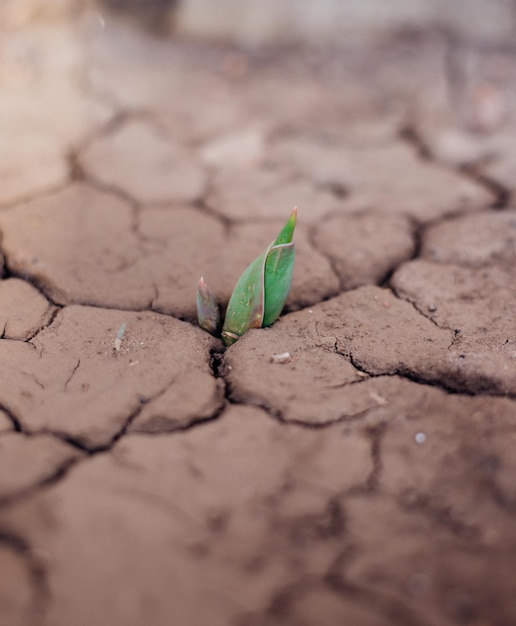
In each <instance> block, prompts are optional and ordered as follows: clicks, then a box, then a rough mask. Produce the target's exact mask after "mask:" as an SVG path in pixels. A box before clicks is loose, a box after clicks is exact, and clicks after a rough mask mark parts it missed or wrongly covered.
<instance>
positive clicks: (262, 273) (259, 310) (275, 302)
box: [197, 209, 297, 346]
mask: <svg viewBox="0 0 516 626" xmlns="http://www.w3.org/2000/svg"><path fill="white" fill-rule="evenodd" d="M296 220H297V209H293V210H292V213H291V214H290V217H289V218H288V220H287V223H286V224H285V226H284V227H283V228H282V229H281V232H280V233H279V235H278V236H277V237H276V239H275V240H274V241H273V242H272V243H271V244H270V245H269V246H267V248H266V250H265V251H264V252H263V253H262V254H260V256H259V257H258V258H257V259H255V260H254V261H253V262H252V263H251V264H250V265H249V266H248V267H247V269H246V270H245V271H244V273H243V274H242V275H241V276H240V278H239V279H238V282H237V284H236V285H235V288H234V289H233V293H232V294H231V298H230V300H229V304H228V308H227V311H226V317H225V319H224V324H223V326H222V332H221V329H220V323H221V320H220V313H219V307H218V305H217V303H216V300H215V297H214V295H213V293H212V291H211V289H210V288H209V287H208V285H207V284H206V283H205V282H204V280H203V279H202V278H201V280H200V281H199V287H198V289H197V318H198V320H199V326H200V327H201V328H204V330H207V331H208V332H209V333H211V334H212V335H216V336H218V335H219V333H220V336H221V337H222V341H224V343H225V344H226V346H230V345H231V344H232V343H235V341H237V340H238V339H240V337H241V336H242V335H243V334H244V333H245V332H246V331H247V330H249V329H250V328H263V327H265V326H270V325H271V324H273V323H274V322H275V321H276V320H277V319H278V317H279V316H280V314H281V311H282V310H283V307H284V306H285V302H286V301H287V297H288V293H289V291H290V286H291V284H292V270H293V267H294V257H295V246H294V242H293V237H294V229H295V227H296Z"/></svg>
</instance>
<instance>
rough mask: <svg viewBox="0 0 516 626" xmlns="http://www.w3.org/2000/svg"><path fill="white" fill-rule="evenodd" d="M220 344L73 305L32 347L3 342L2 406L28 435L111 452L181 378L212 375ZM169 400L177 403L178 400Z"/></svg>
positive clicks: (134, 316)
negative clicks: (213, 351) (47, 434)
mask: <svg viewBox="0 0 516 626" xmlns="http://www.w3.org/2000/svg"><path fill="white" fill-rule="evenodd" d="M123 324H125V325H126V326H125V332H122V337H121V338H120V337H119V335H120V331H121V329H122V331H123V328H124V327H123V326H122V325H123ZM117 338H119V339H120V342H119V344H118V348H119V350H117V342H116V339H117ZM213 342H214V340H213V338H212V337H211V336H210V335H208V334H207V333H204V332H202V331H201V330H200V329H198V328H193V327H192V326H190V325H189V324H186V323H184V322H180V321H178V320H175V319H172V318H168V317H164V316H161V315H159V314H157V313H134V312H128V311H116V310H103V309H98V308H90V307H81V306H70V307H67V308H65V309H63V310H62V311H60V312H59V313H58V315H57V317H56V319H55V320H54V322H53V324H52V325H51V326H48V327H47V328H45V329H44V330H42V331H41V332H40V333H39V334H38V335H37V336H36V337H35V338H34V339H33V340H32V342H31V343H30V344H28V343H21V342H18V341H3V342H1V343H0V372H1V379H2V380H3V381H4V385H3V386H2V389H1V391H0V403H1V404H3V405H4V406H5V407H9V409H10V410H11V411H12V412H13V413H14V414H15V415H16V416H17V418H18V419H19V421H20V422H21V424H22V426H23V428H24V430H26V431H29V432H38V431H54V432H58V433H62V434H65V435H66V436H68V437H72V438H74V439H76V440H78V441H80V442H81V443H83V444H84V445H86V446H90V447H97V446H105V445H107V444H108V443H109V442H110V441H111V439H112V438H113V437H114V436H115V435H116V434H117V433H118V432H119V431H120V430H121V429H122V428H123V427H124V426H125V425H126V424H127V423H128V422H129V421H130V418H131V417H134V416H136V415H137V414H138V413H139V411H140V410H141V409H142V408H143V407H144V406H145V404H146V403H147V402H149V401H151V400H152V399H153V398H154V397H157V396H159V395H160V394H163V393H165V392H166V391H167V389H168V387H169V386H170V385H172V384H173V382H174V380H175V379H177V377H178V376H179V375H187V374H188V372H203V373H205V374H209V373H210V368H209V364H208V359H209V349H210V347H211V346H212V345H213ZM176 389H177V387H176ZM177 391H178V392H179V389H177ZM179 395H181V394H180V393H179ZM168 397H169V399H170V400H171V402H176V400H175V399H176V398H177V397H178V396H177V395H173V394H169V395H168ZM203 406H204V405H203ZM216 408H217V405H215V406H214V408H213V410H214V411H215V410H216ZM204 410H205V411H206V407H204Z"/></svg>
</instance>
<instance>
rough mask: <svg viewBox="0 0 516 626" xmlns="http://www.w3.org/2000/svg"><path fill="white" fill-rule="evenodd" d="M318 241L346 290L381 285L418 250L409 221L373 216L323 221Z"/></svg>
mask: <svg viewBox="0 0 516 626" xmlns="http://www.w3.org/2000/svg"><path fill="white" fill-rule="evenodd" d="M314 241H315V244H316V245H317V249H318V250H320V251H322V252H324V254H325V255H327V256H329V257H330V258H331V259H332V261H333V267H334V268H335V269H336V271H337V272H338V274H339V278H340V281H341V285H342V287H343V288H344V289H352V288H353V287H359V286H361V285H367V284H375V283H379V282H381V281H382V280H383V279H384V278H385V277H386V276H387V275H388V274H389V273H390V272H391V271H392V270H393V269H395V268H396V267H397V266H398V265H400V264H401V263H402V262H403V261H406V260H408V259H410V258H411V257H412V255H413V254H414V250H415V241H414V236H413V228H412V226H411V224H410V221H409V220H408V219H407V218H405V217H403V216H401V215H392V216H387V215H382V214H380V213H370V212H368V213H361V214H357V215H336V216H332V217H328V218H326V219H324V220H321V223H320V224H318V225H317V226H316V229H315V234H314Z"/></svg>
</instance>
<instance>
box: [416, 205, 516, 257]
mask: <svg viewBox="0 0 516 626" xmlns="http://www.w3.org/2000/svg"><path fill="white" fill-rule="evenodd" d="M421 256H422V257H423V258H425V259H428V260H429V261H437V262H439V263H455V264H458V265H466V266H470V267H480V266H483V265H492V264H500V265H503V266H506V267H507V268H508V269H509V268H511V267H514V263H515V262H516V210H510V211H503V212H497V213H479V214H477V215H470V216H467V217H459V218H457V219H453V220H448V221H446V222H443V223H441V224H436V225H435V226H430V227H429V228H428V229H427V230H426V231H425V233H424V235H423V240H422V246H421Z"/></svg>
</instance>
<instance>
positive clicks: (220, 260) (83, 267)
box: [0, 185, 339, 320]
mask: <svg viewBox="0 0 516 626" xmlns="http://www.w3.org/2000/svg"><path fill="white" fill-rule="evenodd" d="M287 215H288V209H287V210H286V211H283V215H282V216H281V219H280V220H277V221H270V222H263V223H257V224H253V225H250V224H249V225H245V224H244V225H238V226H235V227H234V228H231V229H229V231H228V232H227V231H226V229H225V228H224V226H223V224H222V223H221V221H220V220H217V219H216V218H215V217H213V216H210V215H208V214H206V213H205V212H203V211H201V210H200V209H195V208H193V207H191V208H181V207H178V208H148V209H146V210H144V211H141V212H140V213H139V214H138V215H135V214H134V213H133V211H132V209H131V208H130V207H129V206H128V204H126V203H125V202H124V201H122V200H120V199H119V198H116V197H115V196H114V195H112V194H109V193H105V192H99V191H96V190H93V189H91V188H90V187H88V186H85V185H73V186H70V187H69V188H67V189H65V190H63V191H61V192H58V193H55V194H52V195H50V196H47V197H45V198H41V199H38V200H34V201H32V202H28V203H26V204H23V205H19V206H17V207H16V208H15V209H11V210H6V211H4V212H1V213H0V230H1V231H2V233H3V242H2V245H3V248H4V250H5V251H6V254H7V255H8V256H9V263H10V267H11V269H12V271H13V272H15V273H16V274H18V275H23V276H27V277H28V278H29V279H30V280H31V281H32V282H34V283H36V284H38V286H39V287H40V288H41V290H42V291H43V292H44V293H45V294H46V295H48V296H49V298H51V299H52V301H54V302H57V303H58V304H64V305H66V304H70V303H79V304H94V305H96V306H101V307H102V306H105V307H113V308H123V309H145V308H151V307H152V308H153V309H154V310H156V311H159V312H162V313H167V314H172V315H175V316H178V317H182V318H188V319H192V320H193V319H194V318H195V290H196V287H197V282H198V281H199V278H200V277H201V276H204V277H205V279H206V280H207V282H208V284H209V285H210V286H211V288H212V289H213V291H214V293H215V294H216V296H217V298H218V299H219V300H220V302H221V303H222V304H224V303H226V302H227V301H228V300H229V297H230V295H231V291H232V289H233V287H234V285H235V283H236V281H237V280H238V278H239V276H240V274H241V273H242V272H243V270H244V269H245V268H246V267H247V265H248V264H249V263H250V262H251V261H252V260H253V259H254V258H255V257H256V256H257V255H258V254H260V253H261V252H262V251H263V250H264V249H265V247H266V246H267V245H268V244H269V243H270V242H271V241H272V240H273V239H274V237H275V236H276V235H277V233H278V232H279V230H280V228H281V227H282V226H283V224H284V222H285V219H286V216H287ZM298 233H299V235H298V236H297V235H296V242H297V247H298V257H297V262H296V270H295V273H294V285H293V289H292V292H291V295H290V299H289V302H288V305H289V307H291V308H299V307H302V306H306V305H308V304H312V303H314V302H317V301H318V300H320V299H321V298H325V297H328V296H331V295H333V294H335V293H337V292H338V289H339V284H338V279H337V277H336V276H335V274H334V273H333V272H332V270H331V267H330V264H329V262H328V261H327V260H326V259H325V258H324V257H323V255H322V254H321V253H319V252H318V251H317V250H315V249H314V248H313V247H312V246H311V245H310V243H309V241H308V237H307V231H306V228H305V227H304V226H303V225H300V226H299V230H298ZM6 282H7V281H6Z"/></svg>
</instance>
